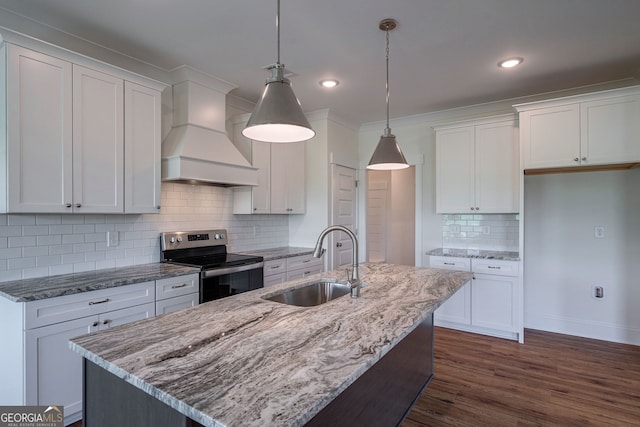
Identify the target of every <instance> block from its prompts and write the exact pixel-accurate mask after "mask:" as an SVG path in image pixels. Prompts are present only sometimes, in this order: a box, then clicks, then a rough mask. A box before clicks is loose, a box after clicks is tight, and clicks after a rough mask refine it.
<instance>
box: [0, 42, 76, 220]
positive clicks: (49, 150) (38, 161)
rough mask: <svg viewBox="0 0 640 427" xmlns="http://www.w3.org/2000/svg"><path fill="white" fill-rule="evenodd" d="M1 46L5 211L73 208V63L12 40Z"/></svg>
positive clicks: (67, 210) (65, 210)
mask: <svg viewBox="0 0 640 427" xmlns="http://www.w3.org/2000/svg"><path fill="white" fill-rule="evenodd" d="M3 50H5V51H6V53H5V52H3V53H5V54H6V56H5V54H3V55H2V60H6V64H3V66H2V67H0V69H2V71H5V70H6V88H4V89H6V103H2V104H4V105H5V106H6V108H7V110H6V116H5V117H6V125H7V128H6V138H2V139H3V140H1V141H2V142H0V144H2V145H6V156H7V157H6V159H3V160H4V161H3V165H2V166H4V165H5V164H6V167H7V172H8V173H7V175H6V179H7V180H8V182H4V185H1V186H0V192H2V193H1V194H2V195H3V196H4V197H2V198H1V200H0V207H3V209H2V211H5V212H6V211H11V212H70V211H71V206H67V204H70V203H71V201H72V198H73V196H72V185H71V181H72V167H71V164H72V144H73V138H72V112H73V108H72V84H73V83H72V82H73V78H72V65H71V63H69V62H67V61H63V60H60V59H57V58H53V57H50V56H48V55H44V54H41V53H38V52H33V51H30V50H28V49H24V48H21V47H18V46H13V45H10V44H5V45H4V47H3ZM2 136H3V137H4V135H2ZM3 153H4V150H0V156H3ZM0 158H1V157H0ZM1 175H4V174H1ZM3 180H4V176H3V177H0V183H2V181H3Z"/></svg>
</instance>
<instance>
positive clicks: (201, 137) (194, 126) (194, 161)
mask: <svg viewBox="0 0 640 427" xmlns="http://www.w3.org/2000/svg"><path fill="white" fill-rule="evenodd" d="M172 76H173V81H174V85H173V88H172V89H173V127H172V128H171V131H170V132H169V134H168V135H167V137H166V138H165V139H164V141H163V142H162V180H163V181H173V182H189V183H195V184H209V185H219V186H225V187H231V186H248V185H251V186H253V185H257V184H258V173H257V169H255V168H253V167H252V166H251V164H250V163H249V162H248V161H247V159H245V157H244V156H243V155H242V154H241V153H240V151H238V149H237V148H236V146H235V145H233V143H232V142H231V140H229V138H228V137H227V133H226V128H225V120H226V94H227V93H228V92H229V91H230V90H231V89H233V88H234V86H233V85H231V84H229V83H227V82H225V81H223V80H219V79H217V78H215V77H213V76H210V75H207V74H204V73H200V72H198V71H197V70H195V69H193V68H190V67H186V66H183V67H180V68H177V69H176V70H174V71H172Z"/></svg>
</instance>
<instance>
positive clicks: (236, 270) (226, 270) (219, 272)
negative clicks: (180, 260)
mask: <svg viewBox="0 0 640 427" xmlns="http://www.w3.org/2000/svg"><path fill="white" fill-rule="evenodd" d="M263 266H264V262H254V263H253V264H245V265H237V266H234V267H227V268H216V269H213V270H205V271H203V272H202V277H203V278H205V279H206V278H208V277H216V276H222V275H225V274H233V273H240V272H241V271H247V270H255V269H256V268H262V267H263Z"/></svg>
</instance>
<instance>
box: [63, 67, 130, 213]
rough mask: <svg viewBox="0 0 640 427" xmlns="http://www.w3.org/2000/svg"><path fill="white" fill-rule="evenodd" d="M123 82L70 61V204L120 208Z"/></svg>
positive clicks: (83, 209)
mask: <svg viewBox="0 0 640 427" xmlns="http://www.w3.org/2000/svg"><path fill="white" fill-rule="evenodd" d="M123 87H124V81H123V80H122V79H120V78H117V77H114V76H111V75H109V74H105V73H102V72H99V71H95V70H92V69H89V68H85V67H81V66H78V65H74V66H73V205H74V212H79V213H122V212H124V195H123V191H124V184H123V180H124V127H123V120H124V102H123V96H124V89H123Z"/></svg>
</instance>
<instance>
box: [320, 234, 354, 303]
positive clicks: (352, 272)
mask: <svg viewBox="0 0 640 427" xmlns="http://www.w3.org/2000/svg"><path fill="white" fill-rule="evenodd" d="M332 231H342V232H344V233H346V234H347V236H349V238H350V239H351V242H352V243H353V261H352V264H353V265H352V271H351V278H350V279H348V282H349V286H350V287H351V298H358V297H359V296H360V287H361V282H360V275H359V274H358V238H357V237H356V235H355V234H353V231H351V230H349V229H348V228H347V227H345V226H343V225H331V226H329V227H327V228H325V229H324V230H323V231H322V233H320V236H319V237H318V241H317V242H316V247H315V248H314V250H313V256H314V257H316V258H320V257H321V256H322V254H324V253H325V251H326V249H323V248H322V241H323V240H324V238H325V236H326V235H327V234H329V233H330V232H332Z"/></svg>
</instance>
